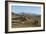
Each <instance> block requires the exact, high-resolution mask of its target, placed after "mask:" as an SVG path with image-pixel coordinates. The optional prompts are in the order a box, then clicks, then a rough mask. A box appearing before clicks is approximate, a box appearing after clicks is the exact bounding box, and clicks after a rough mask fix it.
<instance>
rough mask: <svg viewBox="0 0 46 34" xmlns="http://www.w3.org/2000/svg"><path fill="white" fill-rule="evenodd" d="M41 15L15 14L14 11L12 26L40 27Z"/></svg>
mask: <svg viewBox="0 0 46 34" xmlns="http://www.w3.org/2000/svg"><path fill="white" fill-rule="evenodd" d="M40 26H41V15H35V14H24V13H22V14H15V13H13V12H12V28H19V27H40Z"/></svg>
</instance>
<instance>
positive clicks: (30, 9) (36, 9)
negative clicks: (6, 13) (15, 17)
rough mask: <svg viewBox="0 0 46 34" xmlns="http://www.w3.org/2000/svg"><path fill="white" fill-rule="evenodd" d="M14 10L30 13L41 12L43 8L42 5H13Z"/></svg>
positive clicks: (38, 13) (15, 11) (37, 13)
mask: <svg viewBox="0 0 46 34" xmlns="http://www.w3.org/2000/svg"><path fill="white" fill-rule="evenodd" d="M11 10H12V12H14V13H17V14H19V13H28V14H36V15H40V14H41V8H40V7H36V6H35V7H34V6H12V9H11Z"/></svg>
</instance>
